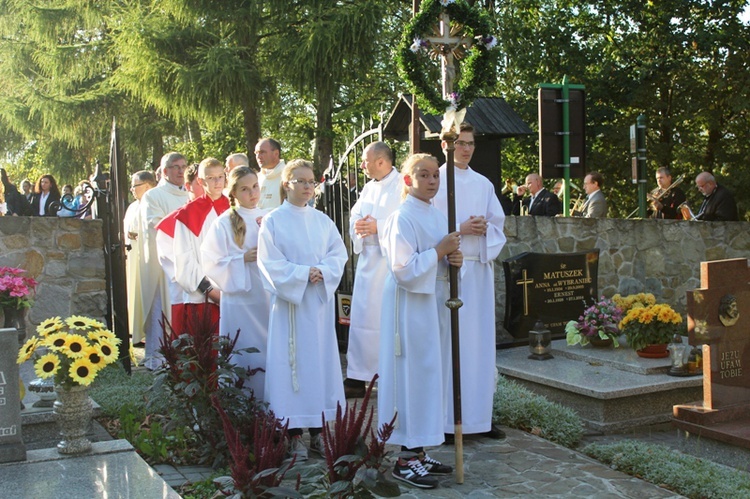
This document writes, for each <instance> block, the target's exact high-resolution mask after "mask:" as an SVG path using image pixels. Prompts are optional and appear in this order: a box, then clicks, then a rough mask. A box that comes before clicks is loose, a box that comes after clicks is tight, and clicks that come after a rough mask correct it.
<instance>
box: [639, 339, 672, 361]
mask: <svg viewBox="0 0 750 499" xmlns="http://www.w3.org/2000/svg"><path fill="white" fill-rule="evenodd" d="M635 353H637V354H638V356H639V357H643V358H644V359H663V358H665V357H669V351H668V350H667V344H666V343H663V344H659V345H648V346H646V347H644V348H642V349H640V350H636V351H635Z"/></svg>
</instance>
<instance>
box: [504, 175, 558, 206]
mask: <svg viewBox="0 0 750 499" xmlns="http://www.w3.org/2000/svg"><path fill="white" fill-rule="evenodd" d="M526 191H528V192H529V194H530V196H529V197H528V198H526V199H521V198H522V197H523V195H524V194H526ZM521 206H525V207H526V208H525V209H524V210H521ZM522 211H523V212H524V213H528V214H529V215H534V216H541V217H554V216H556V215H558V214H560V213H562V204H561V203H560V199H559V198H558V197H557V196H556V195H554V194H553V193H551V192H550V191H548V190H547V189H545V188H544V183H543V181H542V177H541V176H540V175H539V174H537V173H531V174H529V175H527V176H526V185H522V186H519V187H518V195H517V196H516V199H515V202H514V204H513V214H514V215H520V214H521V212H522Z"/></svg>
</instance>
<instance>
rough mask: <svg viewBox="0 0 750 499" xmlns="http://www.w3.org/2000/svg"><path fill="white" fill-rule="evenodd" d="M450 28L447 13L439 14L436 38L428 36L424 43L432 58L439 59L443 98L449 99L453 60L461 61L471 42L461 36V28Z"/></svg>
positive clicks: (453, 73) (453, 77)
mask: <svg viewBox="0 0 750 499" xmlns="http://www.w3.org/2000/svg"><path fill="white" fill-rule="evenodd" d="M450 26H451V19H450V16H449V15H448V13H447V12H443V13H442V14H440V24H439V25H438V26H437V27H436V28H435V32H436V34H437V35H438V36H428V37H426V38H425V41H426V42H428V43H429V44H430V48H431V49H432V55H433V57H440V68H441V71H442V76H443V98H444V99H446V100H448V99H450V95H451V93H453V82H454V81H455V79H456V67H455V66H454V65H453V58H454V57H455V58H456V59H461V57H463V54H464V52H465V51H466V50H468V49H469V48H471V44H472V42H473V40H472V39H471V38H469V37H466V36H459V35H460V34H461V31H462V29H461V27H460V26H454V27H453V28H451V27H450Z"/></svg>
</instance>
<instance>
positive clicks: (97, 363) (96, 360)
mask: <svg viewBox="0 0 750 499" xmlns="http://www.w3.org/2000/svg"><path fill="white" fill-rule="evenodd" d="M83 356H84V357H85V358H87V359H88V360H89V362H90V363H91V365H92V366H94V367H95V368H96V369H101V368H102V367H104V366H105V365H106V363H105V362H104V359H103V358H102V354H101V352H100V351H99V349H98V348H96V346H93V345H92V346H90V347H87V348H86V350H85V351H84V352H83Z"/></svg>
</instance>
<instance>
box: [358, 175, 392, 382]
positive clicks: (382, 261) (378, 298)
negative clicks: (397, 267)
mask: <svg viewBox="0 0 750 499" xmlns="http://www.w3.org/2000/svg"><path fill="white" fill-rule="evenodd" d="M402 189H403V183H402V182H401V175H399V173H398V172H397V171H396V170H395V169H393V170H391V172H390V173H389V174H388V175H387V176H386V177H385V178H383V179H381V180H380V181H375V180H371V181H370V182H368V183H367V184H365V186H364V188H363V189H362V192H361V193H360V195H359V198H358V199H357V202H356V203H355V204H354V206H353V207H352V210H351V217H350V219H349V233H350V234H351V240H352V246H353V248H354V252H355V253H357V254H359V259H358V260H357V273H356V275H355V277H354V291H353V293H352V310H351V323H350V325H349V348H348V349H347V351H346V364H347V366H346V375H347V378H351V379H358V380H362V381H370V380H371V379H372V377H373V376H374V375H375V373H377V372H378V351H379V350H380V309H381V305H382V302H383V283H384V282H385V278H386V276H387V275H388V262H387V260H386V258H385V251H384V250H383V248H382V244H383V231H384V230H385V221H386V220H387V219H388V217H389V216H390V215H391V213H393V212H394V211H395V210H396V208H398V207H399V206H400V205H401V192H402ZM367 215H370V216H371V217H373V218H374V219H375V220H377V225H378V233H377V234H375V235H370V236H367V237H364V238H362V237H359V236H357V235H356V234H355V233H354V224H355V222H357V220H360V219H362V218H364V217H365V216H367Z"/></svg>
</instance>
